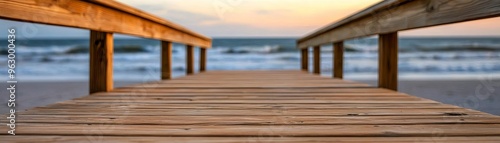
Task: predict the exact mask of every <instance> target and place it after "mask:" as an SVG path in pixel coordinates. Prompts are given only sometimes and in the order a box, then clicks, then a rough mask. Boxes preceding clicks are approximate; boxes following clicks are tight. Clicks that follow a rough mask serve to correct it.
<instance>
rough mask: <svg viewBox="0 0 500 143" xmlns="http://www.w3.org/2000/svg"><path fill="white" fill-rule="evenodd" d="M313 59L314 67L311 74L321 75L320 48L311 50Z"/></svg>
mask: <svg viewBox="0 0 500 143" xmlns="http://www.w3.org/2000/svg"><path fill="white" fill-rule="evenodd" d="M313 50H314V51H313V53H314V55H313V58H314V67H313V73H314V74H320V73H321V47H320V46H314V49H313Z"/></svg>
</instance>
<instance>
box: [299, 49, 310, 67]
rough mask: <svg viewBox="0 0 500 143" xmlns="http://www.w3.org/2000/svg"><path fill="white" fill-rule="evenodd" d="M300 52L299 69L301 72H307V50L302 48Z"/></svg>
mask: <svg viewBox="0 0 500 143" xmlns="http://www.w3.org/2000/svg"><path fill="white" fill-rule="evenodd" d="M300 51H301V55H300V58H301V61H302V63H301V67H302V70H303V71H308V70H309V48H304V49H302V50H300Z"/></svg>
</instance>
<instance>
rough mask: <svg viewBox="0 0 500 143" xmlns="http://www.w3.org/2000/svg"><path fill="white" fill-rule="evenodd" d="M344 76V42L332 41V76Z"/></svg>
mask: <svg viewBox="0 0 500 143" xmlns="http://www.w3.org/2000/svg"><path fill="white" fill-rule="evenodd" d="M343 76H344V42H343V41H340V42H336V43H333V77H334V78H343Z"/></svg>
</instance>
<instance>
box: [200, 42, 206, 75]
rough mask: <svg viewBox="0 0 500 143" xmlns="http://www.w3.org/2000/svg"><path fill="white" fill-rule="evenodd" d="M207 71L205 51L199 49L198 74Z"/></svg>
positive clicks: (204, 49)
mask: <svg viewBox="0 0 500 143" xmlns="http://www.w3.org/2000/svg"><path fill="white" fill-rule="evenodd" d="M206 70H207V49H206V48H200V72H204V71H206Z"/></svg>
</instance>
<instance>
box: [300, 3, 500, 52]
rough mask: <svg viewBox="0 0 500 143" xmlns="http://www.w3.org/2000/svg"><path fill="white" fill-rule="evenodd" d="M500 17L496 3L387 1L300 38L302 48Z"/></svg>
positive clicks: (499, 10) (499, 9) (498, 5)
mask: <svg viewBox="0 0 500 143" xmlns="http://www.w3.org/2000/svg"><path fill="white" fill-rule="evenodd" d="M497 16H500V3H499V2H498V1H496V0H457V1H446V0H386V1H382V2H380V3H378V4H375V5H373V6H371V7H369V8H367V9H365V10H363V11H361V12H358V13H356V14H354V15H351V16H349V17H347V18H345V19H343V20H341V21H339V22H336V23H333V24H330V25H328V26H326V27H324V28H321V29H319V30H317V31H315V32H313V33H312V34H309V35H307V36H304V37H303V38H300V39H299V40H298V41H297V43H298V47H299V48H306V47H308V46H314V45H321V44H327V43H333V42H338V41H344V40H347V39H352V38H358V37H364V36H370V35H376V34H383V33H391V32H397V31H403V30H409V29H415V28H423V27H430V26H437V25H443V24H451V23H457V22H464V21H471V20H478V19H485V18H491V17H497Z"/></svg>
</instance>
